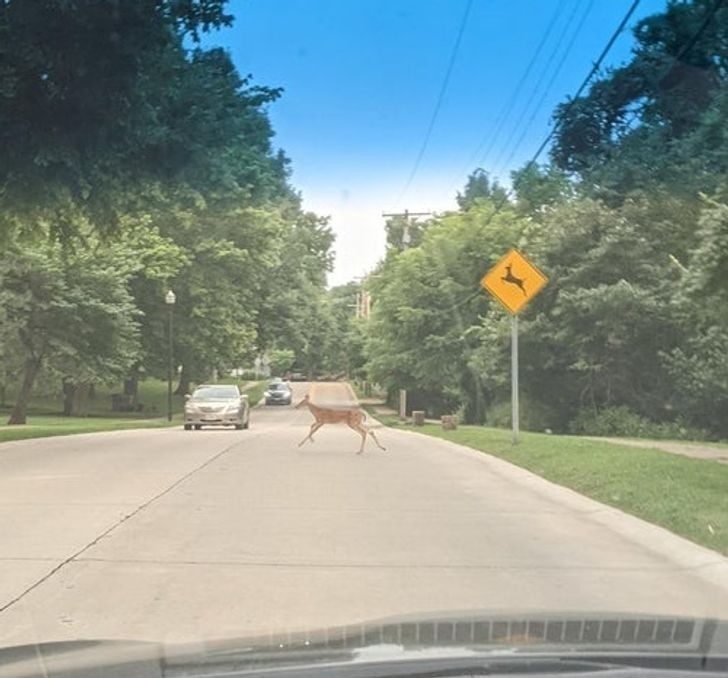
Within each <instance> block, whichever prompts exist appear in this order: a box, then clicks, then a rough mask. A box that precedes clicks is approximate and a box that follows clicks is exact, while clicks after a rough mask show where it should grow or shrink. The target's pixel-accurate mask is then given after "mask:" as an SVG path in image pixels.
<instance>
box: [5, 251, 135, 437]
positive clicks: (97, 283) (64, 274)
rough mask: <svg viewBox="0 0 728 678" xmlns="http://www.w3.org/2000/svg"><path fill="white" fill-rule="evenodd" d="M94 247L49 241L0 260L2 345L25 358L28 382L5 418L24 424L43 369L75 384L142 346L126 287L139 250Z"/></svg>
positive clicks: (119, 363)
mask: <svg viewBox="0 0 728 678" xmlns="http://www.w3.org/2000/svg"><path fill="white" fill-rule="evenodd" d="M120 254H122V253H121V251H120V249H119V248H116V249H115V250H114V251H113V253H112V252H111V251H108V250H107V251H104V250H103V249H102V248H100V247H91V248H88V249H85V250H83V251H79V252H75V253H71V252H68V251H64V250H63V249H62V248H61V246H59V245H55V244H50V243H49V244H47V245H45V246H43V247H34V248H27V247H23V246H13V247H12V248H10V249H8V250H7V251H6V253H5V255H4V256H3V258H2V260H0V306H2V308H3V309H4V312H5V320H6V322H5V323H4V324H3V328H2V334H3V337H2V338H3V344H6V345H10V346H13V347H14V350H15V352H16V355H18V356H20V357H21V361H22V374H23V380H22V384H21V387H20V392H19V394H18V396H17V399H16V402H15V406H14V408H13V411H12V413H11V415H10V419H9V421H8V423H10V424H24V423H25V421H26V413H27V406H28V401H29V398H30V395H31V393H32V390H33V386H34V384H35V381H36V378H37V377H38V374H39V373H40V371H41V369H43V368H44V367H46V366H50V367H52V368H53V369H55V370H56V371H57V372H60V373H62V374H72V375H73V377H74V382H75V383H89V382H100V381H109V380H112V381H113V380H114V379H116V378H119V377H120V376H121V375H122V374H124V372H125V371H126V370H127V369H128V368H129V365H131V364H132V362H133V361H134V359H135V357H136V350H137V319H136V318H137V310H136V307H135V306H134V303H133V299H132V297H131V295H130V294H129V292H128V290H127V288H126V282H127V280H128V278H129V276H130V275H131V273H132V271H133V270H134V267H135V265H136V264H135V263H134V255H133V253H132V252H130V251H126V252H125V253H124V254H125V255H126V256H125V257H120V256H119V255H120Z"/></svg>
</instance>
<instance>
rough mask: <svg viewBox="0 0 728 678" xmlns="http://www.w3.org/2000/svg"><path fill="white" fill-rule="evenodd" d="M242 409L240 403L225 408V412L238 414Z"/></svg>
mask: <svg viewBox="0 0 728 678" xmlns="http://www.w3.org/2000/svg"><path fill="white" fill-rule="evenodd" d="M240 407H241V405H240V403H230V405H228V406H227V407H226V408H225V412H226V413H228V414H230V413H231V412H237V411H238V410H239V409H240Z"/></svg>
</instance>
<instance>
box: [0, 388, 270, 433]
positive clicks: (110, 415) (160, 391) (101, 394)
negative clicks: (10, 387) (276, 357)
mask: <svg viewBox="0 0 728 678" xmlns="http://www.w3.org/2000/svg"><path fill="white" fill-rule="evenodd" d="M223 383H235V384H240V381H239V380H226V381H225V382H223ZM241 386H242V385H241ZM265 387H266V382H252V383H248V384H246V385H244V386H242V388H241V390H244V391H245V393H247V394H248V400H249V402H250V405H251V406H253V405H255V404H257V402H258V401H259V400H260V399H261V398H262V396H263V391H265ZM120 391H121V387H118V388H108V387H98V388H97V389H96V396H95V398H93V399H89V401H88V406H87V416H85V417H64V416H62V415H60V414H59V412H61V411H62V410H63V401H62V398H61V397H60V395H53V394H41V395H37V396H34V397H33V398H32V399H31V402H30V405H29V407H28V423H27V424H25V425H20V426H8V425H7V424H5V413H8V414H9V412H10V407H9V406H6V407H3V408H0V412H2V413H3V414H2V415H0V416H3V421H2V422H0V443H2V442H8V441H11V440H26V439H28V438H45V437H48V436H62V435H71V434H73V433H95V432H98V431H115V430H120V429H133V428H162V427H164V426H179V425H180V424H181V421H182V419H181V415H182V410H183V407H184V398H183V397H182V396H172V412H173V420H172V422H171V423H170V422H168V421H167V420H166V412H167V383H166V382H165V381H162V380H159V379H147V380H145V381H141V382H139V402H140V403H142V404H143V405H144V410H143V411H142V412H112V411H111V393H118V392H120Z"/></svg>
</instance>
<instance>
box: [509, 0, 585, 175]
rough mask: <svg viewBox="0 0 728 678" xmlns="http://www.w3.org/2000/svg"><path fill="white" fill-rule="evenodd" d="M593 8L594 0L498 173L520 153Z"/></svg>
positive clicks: (581, 19) (583, 15) (582, 16)
mask: <svg viewBox="0 0 728 678" xmlns="http://www.w3.org/2000/svg"><path fill="white" fill-rule="evenodd" d="M592 7H594V0H590V2H589V4H588V5H587V7H586V10H584V13H583V14H582V15H581V18H580V19H579V23H578V24H577V26H576V29H575V31H574V33H573V34H572V36H571V40H570V41H569V44H568V45H567V46H566V49H565V50H564V53H563V54H562V56H561V60H560V61H559V63H558V64H557V65H556V70H555V71H554V72H553V74H552V75H551V79H550V80H549V82H548V85H546V89H545V90H544V91H543V94H542V95H541V98H540V99H539V101H538V103H537V104H536V108H534V110H533V112H532V113H531V117H530V118H529V119H528V122H527V123H526V126H525V127H524V128H523V132H521V136H520V137H518V141H516V144H515V146H514V147H513V149H512V150H511V152H510V154H509V155H508V157H507V158H506V159H505V160H504V161H503V164H502V165H501V166H500V167H499V168H498V172H502V171H504V170H505V169H506V168H507V167H508V165H509V163H510V162H511V160H513V157H514V156H515V155H516V153H517V152H518V149H519V148H520V147H521V144H522V143H523V141H524V139H525V138H526V135H527V134H528V130H529V129H530V128H531V125H532V123H533V121H534V120H535V119H536V115H538V112H539V111H540V110H541V109H542V108H543V105H544V103H545V102H546V98H547V97H548V94H549V91H550V89H551V88H552V87H553V84H554V82H556V78H557V77H558V76H559V73H561V69H562V68H563V67H564V63H565V62H566V60H567V59H568V57H569V54H571V50H572V48H573V47H574V43H575V42H576V38H577V36H578V35H579V33H580V32H581V29H582V28H583V26H584V22H585V21H586V19H587V17H588V16H589V14H590V13H591V10H592Z"/></svg>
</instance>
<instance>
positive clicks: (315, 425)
mask: <svg viewBox="0 0 728 678" xmlns="http://www.w3.org/2000/svg"><path fill="white" fill-rule="evenodd" d="M322 426H323V424H319V423H318V422H317V421H315V422H313V424H311V428H310V429H309V432H308V435H307V436H306V437H305V438H304V439H303V440H302V441H301V442H300V443H298V446H299V447H301V445H303V443H305V442H306V441H307V440H309V439H310V440H311V442H313V438H312V436H313V434H314V433H316V431H318V430H319V429H320V428H321V427H322Z"/></svg>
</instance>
